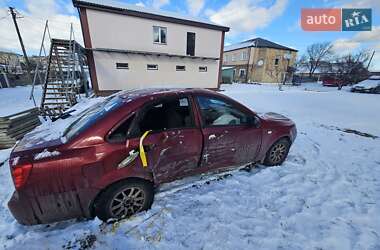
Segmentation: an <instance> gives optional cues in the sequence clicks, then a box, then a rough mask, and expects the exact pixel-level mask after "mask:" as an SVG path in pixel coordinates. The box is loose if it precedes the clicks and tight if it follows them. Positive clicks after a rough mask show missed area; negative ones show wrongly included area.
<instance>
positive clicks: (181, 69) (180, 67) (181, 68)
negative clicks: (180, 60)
mask: <svg viewBox="0 0 380 250" xmlns="http://www.w3.org/2000/svg"><path fill="white" fill-rule="evenodd" d="M175 70H176V71H185V70H186V67H185V65H177V66H175Z"/></svg>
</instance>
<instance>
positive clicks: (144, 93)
mask: <svg viewBox="0 0 380 250" xmlns="http://www.w3.org/2000/svg"><path fill="white" fill-rule="evenodd" d="M178 94H213V95H218V93H217V92H215V91H212V90H208V89H200V88H146V89H134V90H125V91H121V92H118V93H116V94H115V95H117V96H119V97H120V98H122V99H126V100H127V102H129V101H135V100H137V99H141V98H147V97H160V96H168V95H178Z"/></svg>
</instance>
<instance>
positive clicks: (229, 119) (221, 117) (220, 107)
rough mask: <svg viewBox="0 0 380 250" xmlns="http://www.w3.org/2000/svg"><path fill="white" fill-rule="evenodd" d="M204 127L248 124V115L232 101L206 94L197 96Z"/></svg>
mask: <svg viewBox="0 0 380 250" xmlns="http://www.w3.org/2000/svg"><path fill="white" fill-rule="evenodd" d="M197 100H198V104H199V107H200V110H201V116H202V124H203V126H204V127H210V126H222V125H245V124H248V115H246V114H245V113H244V112H242V111H241V110H239V109H237V108H236V107H234V106H233V105H232V104H231V103H229V102H227V101H224V100H221V99H218V98H214V97H206V96H198V97H197Z"/></svg>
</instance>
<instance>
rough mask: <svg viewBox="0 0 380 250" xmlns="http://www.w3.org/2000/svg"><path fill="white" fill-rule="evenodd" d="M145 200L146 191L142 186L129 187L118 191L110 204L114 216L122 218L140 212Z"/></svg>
mask: <svg viewBox="0 0 380 250" xmlns="http://www.w3.org/2000/svg"><path fill="white" fill-rule="evenodd" d="M144 202H145V193H144V191H143V190H142V189H141V188H138V187H129V188H126V189H123V190H122V191H120V192H119V193H117V194H116V195H115V196H114V197H113V199H112V201H111V204H110V212H111V215H112V217H115V218H121V217H125V216H131V215H133V214H135V213H137V212H140V211H141V209H142V208H143V205H144Z"/></svg>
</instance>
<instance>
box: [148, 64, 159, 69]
mask: <svg viewBox="0 0 380 250" xmlns="http://www.w3.org/2000/svg"><path fill="white" fill-rule="evenodd" d="M146 70H158V64H147V65H146Z"/></svg>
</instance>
